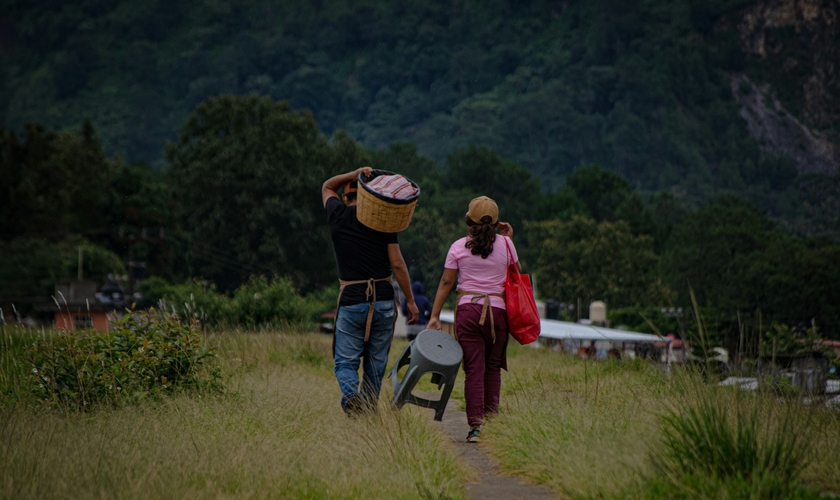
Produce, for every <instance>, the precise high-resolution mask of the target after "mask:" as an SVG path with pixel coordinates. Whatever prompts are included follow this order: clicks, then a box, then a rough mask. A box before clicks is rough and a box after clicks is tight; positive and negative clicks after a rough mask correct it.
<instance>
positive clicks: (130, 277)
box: [120, 227, 165, 300]
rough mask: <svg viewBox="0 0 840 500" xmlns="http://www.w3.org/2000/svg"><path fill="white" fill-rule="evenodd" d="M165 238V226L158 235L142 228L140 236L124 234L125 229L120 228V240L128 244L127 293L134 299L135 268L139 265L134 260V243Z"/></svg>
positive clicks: (161, 240)
mask: <svg viewBox="0 0 840 500" xmlns="http://www.w3.org/2000/svg"><path fill="white" fill-rule="evenodd" d="M164 239H165V237H164V234H163V228H160V231H159V234H158V236H149V235H148V231H147V230H146V228H145V227H144V228H142V229H141V230H140V236H139V237H138V236H129V237H124V236H123V230H122V228H120V242H122V243H126V244H127V245H128V290H127V291H126V295H127V296H128V297H129V298H130V300H132V299H133V298H134V268H135V266H136V265H137V263H136V262H134V245H136V244H137V243H162V242H163V240H164Z"/></svg>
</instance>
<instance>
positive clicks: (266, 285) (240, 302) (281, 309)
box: [227, 276, 315, 328]
mask: <svg viewBox="0 0 840 500" xmlns="http://www.w3.org/2000/svg"><path fill="white" fill-rule="evenodd" d="M314 314H315V310H314V309H313V307H312V304H310V303H309V302H308V301H307V300H306V299H304V298H303V297H301V296H300V295H299V294H298V293H297V290H296V289H295V287H294V285H292V282H291V280H288V279H285V278H274V279H273V280H269V279H268V278H265V277H264V276H252V277H251V278H250V279H249V280H248V281H247V282H246V283H245V284H243V285H242V286H240V287H239V288H237V289H236V291H235V292H234V294H233V299H232V300H231V302H230V307H229V308H228V317H227V320H228V321H229V322H230V323H232V324H236V325H240V326H244V327H246V328H255V327H260V326H285V325H290V324H301V323H306V322H310V321H312V319H313V316H314Z"/></svg>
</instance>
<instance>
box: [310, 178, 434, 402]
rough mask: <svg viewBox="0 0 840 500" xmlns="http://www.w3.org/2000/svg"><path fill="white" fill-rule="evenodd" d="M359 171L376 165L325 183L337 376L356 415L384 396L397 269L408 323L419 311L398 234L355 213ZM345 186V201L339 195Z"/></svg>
mask: <svg viewBox="0 0 840 500" xmlns="http://www.w3.org/2000/svg"><path fill="white" fill-rule="evenodd" d="M360 173H362V174H364V175H370V173H371V168H370V167H362V168H360V169H358V170H355V171H353V172H347V173H346V174H341V175H337V176H335V177H332V178H330V179H328V180H327V181H326V182H324V185H323V186H322V187H321V197H322V199H323V202H324V208H325V209H326V212H327V222H328V223H329V226H330V237H331V238H332V242H333V248H334V250H335V260H336V263H337V265H338V277H339V282H340V283H341V289H340V290H341V291H340V292H339V298H338V312H337V314H336V319H335V337H334V339H333V355H334V358H335V376H336V378H337V379H338V386H339V387H340V388H341V407H342V408H343V409H344V411H345V412H347V414H348V415H351V416H352V415H354V414H356V413H358V412H360V411H364V410H366V409H368V410H375V408H376V403H377V400H378V398H379V390H380V388H381V387H382V378H383V376H384V375H385V366H386V365H387V363H388V351H389V350H390V348H391V338H392V337H393V333H394V323H395V321H396V317H397V310H396V304H395V300H394V287H393V286H392V285H391V272H392V271H393V273H394V276H395V277H396V278H397V283H398V284H399V285H400V287H401V288H402V289H403V290H406V291H407V293H406V302H407V308H408V313H409V324H413V323H415V322H416V321H417V316H418V311H417V305H416V304H415V302H414V295H413V294H412V293H411V287H410V281H409V277H408V267H407V266H406V264H405V261H404V260H403V257H402V253H401V252H400V245H399V243H398V241H397V234H396V233H383V232H380V231H376V230H374V229H371V228H369V227H367V226H365V225H364V224H362V223H361V222H359V221H358V219H356V192H357V190H358V186H356V182H357V181H356V179H357V178H358V176H359V174H360ZM342 186H344V193H343V194H344V203H341V201H339V199H338V190H339V189H340V188H341V187H342ZM362 362H363V363H364V364H363V371H364V376H363V379H362V383H361V386H360V385H359V374H358V372H359V364H360V363H362Z"/></svg>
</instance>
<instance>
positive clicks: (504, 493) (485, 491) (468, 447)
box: [418, 393, 557, 500]
mask: <svg viewBox="0 0 840 500" xmlns="http://www.w3.org/2000/svg"><path fill="white" fill-rule="evenodd" d="M433 394H434V393H433ZM418 395H419V394H418ZM429 396H431V397H437V395H436V394H435V395H431V394H430V395H429ZM441 429H443V431H444V432H445V433H446V435H448V436H449V438H450V440H451V442H452V445H453V446H454V447H455V450H456V451H457V453H458V454H459V455H460V456H461V459H463V460H464V461H465V462H466V463H467V464H468V465H469V466H470V467H473V468H474V469H477V470H478V471H479V473H480V475H479V478H478V481H475V482H472V483H467V488H466V490H467V497H468V498H473V499H481V500H509V499H519V498H527V499H537V500H541V499H549V498H551V499H554V498H557V495H555V494H554V493H552V492H551V490H550V489H548V488H547V487H545V486H536V485H532V484H526V483H524V482H523V481H522V480H520V479H519V478H515V477H511V476H502V475H501V474H500V473H499V468H498V467H497V466H496V464H495V463H494V462H493V461H492V460H491V459H490V457H489V456H488V455H487V453H485V452H484V450H482V449H481V445H477V444H475V443H467V442H466V438H467V432H469V430H470V427H469V425H467V414H466V413H465V412H463V411H461V410H459V409H458V408H457V404H456V403H455V402H454V401H452V400H449V403H448V404H447V405H446V412H445V413H444V414H443V422H442V423H441Z"/></svg>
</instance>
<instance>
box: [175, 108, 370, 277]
mask: <svg viewBox="0 0 840 500" xmlns="http://www.w3.org/2000/svg"><path fill="white" fill-rule="evenodd" d="M166 157H167V161H168V162H169V165H170V169H171V170H170V179H171V182H172V189H173V193H174V198H175V216H176V218H177V220H178V222H179V224H180V227H181V229H182V230H183V231H185V232H186V233H188V234H189V235H190V238H191V239H190V253H191V257H190V258H191V259H192V261H193V262H194V263H195V266H196V274H198V275H201V276H204V277H206V278H210V279H212V280H214V281H215V282H216V283H217V284H218V285H219V287H220V288H221V289H222V290H229V289H232V288H235V287H237V286H238V285H239V284H241V283H243V282H244V281H245V280H246V279H247V277H248V276H249V275H253V274H265V275H267V276H272V275H279V276H289V277H291V278H292V279H293V280H294V282H295V284H296V285H297V286H300V287H303V288H306V289H311V288H313V287H315V286H317V285H324V284H326V283H328V282H330V281H332V280H334V279H335V275H334V270H333V267H332V265H331V264H332V261H333V256H332V251H331V248H332V247H331V245H330V242H329V238H328V233H327V226H326V223H325V219H324V209H323V206H322V204H321V197H320V186H321V184H322V183H323V181H324V180H325V179H326V178H327V177H328V176H329V175H331V174H333V173H335V172H339V171H347V170H350V169H353V168H357V167H359V166H360V165H362V164H365V163H366V161H365V159H363V157H362V156H361V152H360V150H359V149H358V147H357V146H356V145H355V143H354V142H353V141H352V139H350V138H349V137H347V136H346V135H343V134H340V135H338V136H337V138H336V141H335V145H334V146H331V145H330V144H329V143H328V141H327V139H326V137H324V136H323V135H322V134H321V133H320V132H319V131H318V128H317V126H316V124H315V120H314V119H313V118H312V115H311V114H310V113H309V112H299V111H293V110H292V109H291V108H290V107H289V105H288V103H285V102H275V101H272V100H271V99H269V98H262V97H255V96H249V97H231V96H222V97H216V98H211V99H208V100H207V101H205V102H203V103H201V104H199V105H198V106H197V107H196V109H195V111H194V112H193V113H192V114H191V115H190V117H189V118H188V119H187V122H186V123H185V124H184V126H183V127H182V128H181V131H180V133H179V139H178V143H177V144H172V145H170V146H169V147H168V148H167V152H166Z"/></svg>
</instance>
